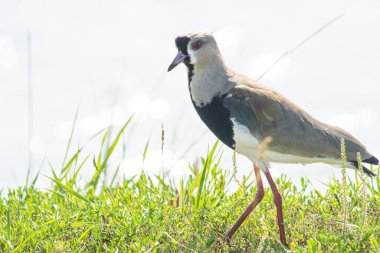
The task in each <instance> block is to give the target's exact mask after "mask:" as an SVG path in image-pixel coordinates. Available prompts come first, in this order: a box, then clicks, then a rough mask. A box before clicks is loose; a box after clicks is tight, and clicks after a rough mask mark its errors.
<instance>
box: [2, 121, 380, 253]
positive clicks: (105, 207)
mask: <svg viewBox="0 0 380 253" xmlns="http://www.w3.org/2000/svg"><path fill="white" fill-rule="evenodd" d="M128 123H129V121H128V122H127V123H126V124H125V125H124V126H123V128H122V129H121V130H120V131H119V132H118V133H117V134H111V130H110V129H105V130H103V131H101V132H100V133H98V134H97V135H96V136H95V137H94V138H98V139H99V140H100V143H101V144H100V148H99V149H100V151H99V153H98V154H96V155H95V156H94V155H84V154H82V152H83V147H80V148H78V149H77V150H76V152H75V153H74V154H73V155H72V156H71V158H69V159H65V160H68V161H65V163H64V165H63V166H62V168H61V169H60V170H57V169H54V168H52V173H51V174H52V176H51V178H50V179H51V182H52V184H51V186H49V187H48V189H47V190H43V189H38V188H36V187H35V183H36V180H38V175H37V176H36V177H35V178H34V179H33V180H32V181H31V182H27V183H26V185H25V187H22V188H18V189H11V190H9V191H8V193H7V196H5V197H2V198H1V200H0V215H1V219H0V251H1V252H220V251H221V252H283V251H286V250H285V249H284V248H283V247H282V245H281V244H280V242H279V234H278V228H277V223H276V209H275V206H274V204H273V202H272V197H273V195H272V193H271V191H270V190H268V189H267V190H266V195H265V197H264V200H263V201H262V202H261V203H260V205H259V206H258V207H257V208H256V209H255V210H254V211H253V212H252V214H251V215H250V217H249V218H248V219H247V220H246V221H245V222H244V224H243V225H242V226H241V228H240V229H239V230H238V232H237V233H236V235H235V236H234V237H233V239H232V241H231V245H227V244H226V243H225V242H224V241H223V236H224V235H225V233H226V232H227V231H228V230H229V229H230V228H231V226H232V225H233V224H234V222H235V221H236V220H237V218H238V217H239V216H240V214H241V213H242V212H243V211H244V209H245V208H246V207H247V206H248V204H249V203H250V201H252V199H253V197H254V195H255V191H256V185H255V183H254V182H255V180H254V178H253V177H252V176H251V175H248V176H247V177H245V178H244V180H243V181H240V182H238V184H239V188H238V189H237V190H236V191H235V192H232V193H231V192H228V190H227V189H228V186H229V185H230V184H231V182H232V181H234V180H235V181H236V177H234V174H229V173H227V172H226V171H225V170H223V169H222V168H220V166H219V161H220V157H221V156H222V151H221V148H220V147H219V146H218V143H215V145H214V146H213V147H212V148H210V151H209V152H208V154H207V155H206V156H204V157H203V158H202V159H201V163H200V165H196V164H194V165H191V166H189V176H188V177H186V178H183V179H182V180H181V181H180V182H179V184H175V183H174V182H173V180H170V179H168V178H165V177H164V176H163V175H162V176H160V175H156V176H148V175H147V174H146V173H145V172H141V174H140V175H139V176H138V177H135V178H123V179H122V180H121V181H120V182H119V183H116V182H117V180H116V178H117V170H116V173H115V174H114V175H112V176H111V177H110V176H109V175H108V176H109V177H110V180H109V183H107V184H106V183H103V178H104V176H105V172H106V171H108V170H110V166H112V165H109V164H110V163H109V162H108V161H109V159H110V157H111V156H112V154H113V153H114V152H115V150H117V149H120V148H122V147H123V144H124V141H125V140H124V139H125V138H127V137H128V136H124V135H123V132H124V130H125V129H126V128H127V126H128ZM163 136H164V135H163ZM70 143H71V140H70V141H69V145H68V147H69V146H70ZM147 149H148V144H147V145H146V148H145V150H144V152H143V156H144V158H145V156H146V155H147V152H146V151H147ZM67 150H68V151H67V152H66V155H65V157H69V156H68V155H67V154H68V153H70V149H69V148H68V149H67ZM92 157H94V158H93V159H92V161H91V158H92ZM359 160H360V157H359ZM84 167H87V168H88V167H91V168H92V170H93V174H92V175H91V177H89V176H88V175H87V179H88V181H86V182H83V181H82V180H80V179H79V177H78V175H79V174H80V172H81V170H83V168H84ZM377 174H378V175H379V174H380V168H378V169H377ZM343 178H344V180H339V181H338V180H335V179H332V180H331V182H330V183H329V184H327V188H328V189H327V190H326V192H325V193H321V192H319V191H318V190H316V189H309V188H308V187H309V181H308V179H306V178H303V179H302V181H301V187H298V188H297V187H296V186H295V185H294V184H293V183H292V182H291V181H290V180H289V179H287V178H286V177H285V176H281V177H280V178H278V179H277V180H276V181H277V182H276V183H277V185H278V187H279V190H280V191H281V193H282V195H283V206H284V213H285V229H286V233H287V240H288V243H289V246H290V250H291V251H294V252H380V219H379V217H380V208H379V206H380V177H379V176H377V177H376V178H372V179H368V178H366V177H365V176H363V174H362V173H357V175H356V176H355V177H354V179H350V178H346V176H345V174H343Z"/></svg>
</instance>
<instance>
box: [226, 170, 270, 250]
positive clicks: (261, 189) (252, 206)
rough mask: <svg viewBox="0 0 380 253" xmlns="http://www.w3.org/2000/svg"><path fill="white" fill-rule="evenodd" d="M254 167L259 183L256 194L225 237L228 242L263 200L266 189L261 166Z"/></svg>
mask: <svg viewBox="0 0 380 253" xmlns="http://www.w3.org/2000/svg"><path fill="white" fill-rule="evenodd" d="M253 167H254V169H255V175H256V183H257V192H256V196H255V198H254V200H253V201H252V203H251V204H250V205H249V206H248V208H247V209H246V210H245V212H244V213H243V214H242V215H241V216H240V218H239V219H238V220H237V222H236V223H235V225H234V226H233V227H232V228H231V230H230V231H229V232H228V233H227V235H226V236H225V237H224V240H225V241H227V242H228V243H229V242H230V239H231V238H232V236H233V235H234V234H235V232H236V230H238V228H239V227H240V225H241V224H242V223H243V221H244V220H245V219H246V218H247V217H248V215H249V214H250V213H251V212H252V211H253V209H255V207H256V206H257V205H258V204H259V203H260V202H261V200H262V199H263V197H264V193H265V191H264V187H263V182H262V180H261V175H260V168H259V167H258V166H257V165H256V164H254V165H253Z"/></svg>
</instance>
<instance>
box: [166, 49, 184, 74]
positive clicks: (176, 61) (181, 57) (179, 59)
mask: <svg viewBox="0 0 380 253" xmlns="http://www.w3.org/2000/svg"><path fill="white" fill-rule="evenodd" d="M186 57H187V55H185V54H184V53H182V52H181V51H180V50H179V51H178V54H177V56H176V57H175V58H174V60H173V62H172V63H171V64H170V66H169V68H168V72H169V71H170V70H172V69H174V68H175V67H176V66H177V65H178V64H180V63H181V62H183V61H184V60H185V59H186Z"/></svg>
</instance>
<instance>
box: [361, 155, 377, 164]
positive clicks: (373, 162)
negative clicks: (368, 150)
mask: <svg viewBox="0 0 380 253" xmlns="http://www.w3.org/2000/svg"><path fill="white" fill-rule="evenodd" d="M363 163H369V164H374V165H379V159H377V158H376V157H374V156H371V157H370V158H367V159H365V160H363Z"/></svg>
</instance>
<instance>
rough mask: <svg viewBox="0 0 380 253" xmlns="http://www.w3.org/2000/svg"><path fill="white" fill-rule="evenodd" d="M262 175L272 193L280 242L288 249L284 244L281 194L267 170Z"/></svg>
mask: <svg viewBox="0 0 380 253" xmlns="http://www.w3.org/2000/svg"><path fill="white" fill-rule="evenodd" d="M264 174H265V176H266V178H267V180H268V183H269V185H270V188H271V189H272V192H273V200H274V203H275V205H276V208H277V223H278V227H279V229H280V241H281V243H282V245H284V246H285V247H288V244H287V243H286V238H285V230H284V215H283V213H282V197H281V193H280V192H279V191H278V189H277V186H276V184H275V182H274V181H273V179H272V176H271V174H270V172H269V169H268V168H266V170H265V171H264Z"/></svg>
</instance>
